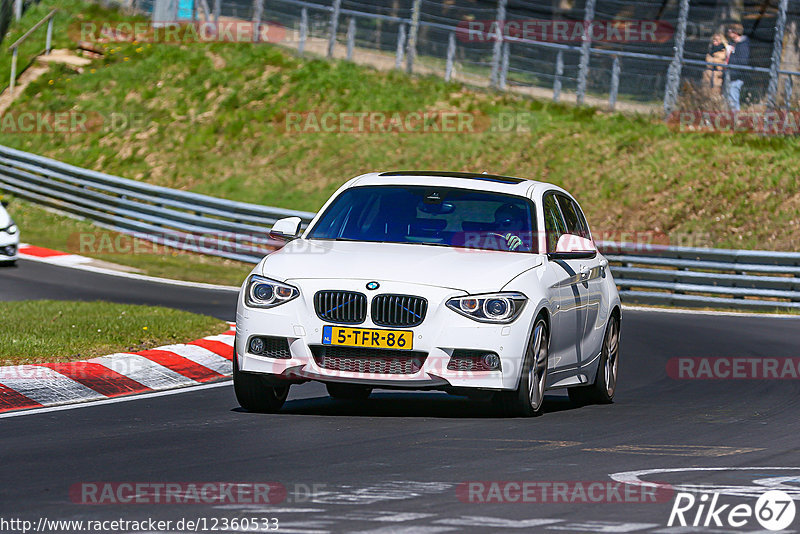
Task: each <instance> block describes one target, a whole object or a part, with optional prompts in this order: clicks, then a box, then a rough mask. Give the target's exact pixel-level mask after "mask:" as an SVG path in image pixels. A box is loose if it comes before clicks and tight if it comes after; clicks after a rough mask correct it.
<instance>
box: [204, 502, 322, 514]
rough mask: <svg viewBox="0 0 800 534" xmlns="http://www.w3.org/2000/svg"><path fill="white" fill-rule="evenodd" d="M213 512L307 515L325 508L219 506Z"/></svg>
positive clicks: (247, 505) (253, 505) (256, 505)
mask: <svg viewBox="0 0 800 534" xmlns="http://www.w3.org/2000/svg"><path fill="white" fill-rule="evenodd" d="M214 509H215V510H235V511H238V512H246V513H248V514H308V513H320V512H324V511H325V508H277V507H275V506H264V505H261V504H220V505H218V506H215V507H214Z"/></svg>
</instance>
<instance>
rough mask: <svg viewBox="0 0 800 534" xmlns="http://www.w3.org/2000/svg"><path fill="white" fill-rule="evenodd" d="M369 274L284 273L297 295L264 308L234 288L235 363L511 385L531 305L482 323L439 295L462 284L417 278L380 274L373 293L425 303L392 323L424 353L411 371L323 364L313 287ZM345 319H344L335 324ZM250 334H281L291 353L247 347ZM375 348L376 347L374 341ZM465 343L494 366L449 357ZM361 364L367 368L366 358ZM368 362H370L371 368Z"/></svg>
mask: <svg viewBox="0 0 800 534" xmlns="http://www.w3.org/2000/svg"><path fill="white" fill-rule="evenodd" d="M367 282H369V280H348V281H345V282H343V281H341V280H301V281H297V280H295V281H291V280H289V281H287V283H290V284H293V285H295V286H297V287H299V288H300V290H301V296H300V297H299V298H297V299H295V300H293V301H291V302H288V303H286V304H282V305H280V306H277V307H275V308H270V309H255V308H249V307H247V306H245V304H244V302H243V301H242V297H241V295H240V301H239V306H238V311H237V317H236V325H237V332H236V347H235V348H236V357H237V359H238V365H239V369H240V370H242V371H246V372H252V373H260V374H264V375H271V377H272V378H273V379H277V380H281V379H285V380H294V381H302V380H319V381H323V382H345V383H357V384H364V385H370V386H373V387H381V386H383V387H397V388H409V389H420V388H426V389H428V388H429V389H437V388H448V387H453V388H481V389H496V390H497V389H515V388H516V387H517V383H518V381H519V371H520V366H521V362H522V358H523V355H524V353H525V346H526V344H527V342H528V335H529V332H530V326H531V323H532V315H533V313H534V311H535V310H534V309H533V308H534V307H533V306H531V303H530V302H529V303H527V305H526V306H525V308H524V309H523V310H522V313H521V314H520V315H519V316H518V317H517V318H516V320H515V321H514V322H512V323H510V324H490V323H480V322H477V321H474V320H472V319H470V318H468V317H464V316H462V315H460V314H458V313H456V312H454V311H452V310H450V309H449V308H447V307H446V306H445V302H446V301H447V300H448V299H450V298H452V297H456V296H463V295H464V294H465V293H464V292H462V291H458V290H454V289H448V288H439V287H430V286H418V285H412V284H404V283H398V282H384V281H381V287H380V290H379V291H376V292H374V293H375V294H380V293H394V294H403V295H418V296H422V297H424V298H426V299H427V300H428V311H427V315H426V317H425V320H424V321H423V323H422V324H421V325H419V326H417V327H411V328H399V327H398V328H391V329H394V330H411V331H412V332H413V340H414V342H413V347H412V348H413V353H415V354H417V355H419V354H422V355H424V361H423V362H422V363H421V364H420V365H418V366H415V367H414V369H413V371H411V372H409V371H408V370H406V372H402V373H388V372H365V371H363V370H361V371H348V370H341V369H333V368H329V367H327V366H323V360H321V359H320V353H321V352H324V351H325V350H328V349H329V347H331V346H330V345H323V343H322V332H323V327H324V326H326V325H329V324H332V323H329V322H325V321H323V320H322V319H320V318H319V317H317V314H316V313H315V311H314V304H313V295H314V294H315V293H316V292H317V291H319V290H324V289H337V290H350V291H360V292H362V293H365V294H367V295H368V297H371V296H372V293H373V292H370V291H365V290H364V288H365V285H366V283H367ZM337 326H345V325H337ZM352 326H353V327H355V328H359V329H379V330H386V329H387V327H384V326H378V325H375V324H373V323H372V322H371V321H370V318H369V317H367V319H366V321H365V322H364V323H362V324H359V325H352ZM252 336H268V337H276V338H284V339H286V341H287V343H288V347H289V356H290V357H289V358H285V359H278V358H270V357H266V356H262V355H257V354H252V353H251V352H249V350H248V340H249V339H250V338H251V337H252ZM374 350H375V349H374ZM463 350H471V351H478V352H485V353H495V354H497V355H498V356H499V357H500V362H501V363H500V369H499V370H493V371H488V370H459V369H458V368H454V367H455V366H454V365H452V364H451V359H452V357H453V353H454V351H463ZM409 354H411V351H402V350H388V349H381V350H380V353H378V352H372V355H374V356H376V357H379V356H380V357H386V358H393V359H396V358H400V359H402V358H405V357H410V356H408V355H409ZM367 369H370V367H369V366H367ZM372 369H374V368H372Z"/></svg>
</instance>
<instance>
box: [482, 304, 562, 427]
mask: <svg viewBox="0 0 800 534" xmlns="http://www.w3.org/2000/svg"><path fill="white" fill-rule="evenodd" d="M549 345H550V337H549V334H548V331H547V323H546V322H545V320H544V318H543V317H539V319H537V320H536V324H535V325H534V327H533V334H532V335H531V340H530V343H528V348H527V350H526V351H525V358H524V359H523V363H522V376H520V379H519V387H517V389H516V390H515V391H501V392H499V393H497V394H496V396H495V399H496V400H497V402H498V403H499V404H500V407H501V409H502V410H503V412H504V413H505V414H506V415H509V416H522V417H536V416H539V415H542V413H544V390H545V383H546V381H547V355H548V348H549Z"/></svg>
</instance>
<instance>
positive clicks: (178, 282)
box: [20, 255, 255, 293]
mask: <svg viewBox="0 0 800 534" xmlns="http://www.w3.org/2000/svg"><path fill="white" fill-rule="evenodd" d="M58 257H66V256H53V257H50V258H39V257H37V256H28V255H21V256H20V259H23V260H30V261H38V262H40V263H49V264H50V265H56V266H59V267H66V268H68V269H78V270H80V271H89V272H92V273H97V274H107V275H109V276H118V277H120V278H131V279H133V280H141V281H143V282H153V283H156V284H167V285H171V286H181V287H193V288H197V289H212V290H216V291H230V292H237V293H238V292H239V289H240V288H239V287H234V286H224V285H219V284H207V283H204V282H187V281H186V280H173V279H171V278H160V277H158V276H147V275H145V274H136V273H127V272H125V271H115V270H113V269H104V268H102V267H95V266H92V265H84V264H81V263H73V261H76V260H70V261H68V262H67V261H66V260H59V261H54V258H58ZM254 266H255V265H254Z"/></svg>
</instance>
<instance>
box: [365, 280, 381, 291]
mask: <svg viewBox="0 0 800 534" xmlns="http://www.w3.org/2000/svg"><path fill="white" fill-rule="evenodd" d="M379 287H381V285H380V284H379V283H378V282H368V283H367V289H370V290H373V289H378V288H379Z"/></svg>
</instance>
